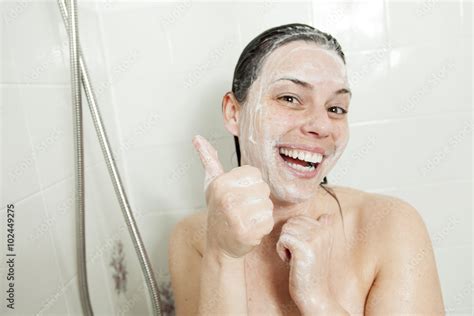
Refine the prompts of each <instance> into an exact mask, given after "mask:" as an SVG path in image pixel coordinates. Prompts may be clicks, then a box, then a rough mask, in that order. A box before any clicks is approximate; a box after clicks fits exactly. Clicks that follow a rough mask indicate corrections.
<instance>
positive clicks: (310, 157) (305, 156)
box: [280, 147, 323, 163]
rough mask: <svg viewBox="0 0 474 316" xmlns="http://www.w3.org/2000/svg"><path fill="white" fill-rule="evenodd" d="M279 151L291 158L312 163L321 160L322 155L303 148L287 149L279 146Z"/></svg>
mask: <svg viewBox="0 0 474 316" xmlns="http://www.w3.org/2000/svg"><path fill="white" fill-rule="evenodd" d="M280 153H282V154H284V155H286V156H288V157H292V158H293V159H299V160H303V161H307V162H312V163H320V162H321V160H323V155H321V154H318V153H311V152H308V151H303V150H295V149H287V148H283V147H280Z"/></svg>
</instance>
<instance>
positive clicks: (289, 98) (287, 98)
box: [278, 95, 298, 103]
mask: <svg viewBox="0 0 474 316" xmlns="http://www.w3.org/2000/svg"><path fill="white" fill-rule="evenodd" d="M278 100H283V101H285V102H289V103H295V102H294V101H296V102H298V99H297V98H296V97H294V96H292V95H284V96H281V97H279V98H278Z"/></svg>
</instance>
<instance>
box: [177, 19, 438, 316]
mask: <svg viewBox="0 0 474 316" xmlns="http://www.w3.org/2000/svg"><path fill="white" fill-rule="evenodd" d="M350 99H351V91H350V88H349V84H348V80H347V74H346V67H345V58H344V53H343V52H342V50H341V47H340V46H339V44H338V43H337V41H336V40H335V39H334V38H333V37H332V36H330V35H329V34H326V33H323V32H320V31H318V30H316V29H314V28H312V27H310V26H307V25H303V24H289V25H283V26H279V27H275V28H272V29H269V30H267V31H265V32H264V33H262V34H260V35H259V36H257V37H256V38H255V39H254V40H252V41H251V42H250V43H249V44H248V45H247V47H246V48H245V49H244V51H243V52H242V55H241V56H240V58H239V61H238V63H237V66H236V69H235V73H234V79H233V84H232V91H231V92H228V93H226V94H225V96H224V98H223V101H222V110H223V116H224V124H225V127H226V129H227V130H228V131H229V132H230V133H232V134H233V135H234V136H235V137H236V145H237V153H238V155H239V166H240V160H241V163H242V165H243V166H241V167H237V168H234V169H233V170H231V171H229V172H224V171H223V170H222V166H221V164H220V162H219V158H218V155H217V152H216V151H215V149H214V148H212V146H211V145H210V144H209V143H208V142H207V141H206V140H205V139H204V138H202V137H200V136H196V137H195V138H194V139H193V144H194V146H195V147H196V149H197V151H198V153H199V156H200V158H201V160H202V163H203V166H204V169H205V175H206V179H205V190H206V191H205V192H206V201H207V209H206V210H203V211H201V212H199V213H197V214H194V215H192V216H190V217H188V218H185V219H184V220H182V221H181V222H179V223H178V224H177V225H176V227H175V229H174V230H173V233H172V235H171V239H170V247H169V268H170V272H171V282H172V287H173V292H174V296H175V304H176V310H177V314H178V315H195V314H201V315H350V314H356V315H357V314H358V315H362V314H364V315H372V314H377V315H389V314H423V315H434V314H443V313H444V305H443V301H442V296H441V290H440V282H439V278H438V274H437V271H436V264H435V261H434V255H433V251H432V248H431V241H430V239H429V236H428V233H427V230H426V227H425V225H424V223H423V221H422V219H421V218H420V216H419V214H418V213H417V211H416V210H415V209H414V208H413V207H411V206H410V205H409V204H407V203H406V202H403V201H401V200H399V199H396V198H393V197H389V196H385V195H380V194H372V193H366V192H362V191H358V190H355V189H351V188H344V187H335V186H327V185H325V183H326V181H323V179H324V180H325V175H327V174H328V172H329V171H330V170H331V169H332V167H333V166H334V164H335V163H336V161H337V160H338V159H339V157H340V156H341V154H342V152H343V151H344V149H345V147H346V144H347V142H348V139H349V129H348V121H347V114H348V111H349V103H350ZM240 154H241V157H240Z"/></svg>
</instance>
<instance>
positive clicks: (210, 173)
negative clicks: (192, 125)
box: [193, 135, 224, 191]
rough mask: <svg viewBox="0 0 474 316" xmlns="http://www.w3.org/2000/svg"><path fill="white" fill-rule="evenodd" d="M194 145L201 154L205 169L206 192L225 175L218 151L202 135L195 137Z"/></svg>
mask: <svg viewBox="0 0 474 316" xmlns="http://www.w3.org/2000/svg"><path fill="white" fill-rule="evenodd" d="M193 145H194V147H195V148H196V150H197V152H198V153H199V158H200V159H201V162H202V166H203V167H204V173H205V175H204V191H205V190H207V187H208V185H209V183H211V181H212V180H214V178H216V177H218V176H220V175H221V174H223V173H224V169H223V168H222V165H221V162H220V161H219V157H218V155H217V151H216V150H215V149H214V147H212V145H211V144H210V143H209V142H208V141H207V139H205V138H204V137H202V136H200V135H196V136H194V137H193Z"/></svg>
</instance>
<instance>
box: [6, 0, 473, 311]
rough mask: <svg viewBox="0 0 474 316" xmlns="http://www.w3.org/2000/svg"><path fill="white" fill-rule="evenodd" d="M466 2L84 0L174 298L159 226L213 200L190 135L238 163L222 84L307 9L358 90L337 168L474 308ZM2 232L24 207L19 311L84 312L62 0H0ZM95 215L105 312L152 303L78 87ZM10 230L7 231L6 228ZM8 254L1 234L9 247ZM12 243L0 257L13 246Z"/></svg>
mask: <svg viewBox="0 0 474 316" xmlns="http://www.w3.org/2000/svg"><path fill="white" fill-rule="evenodd" d="M472 10H473V9H472V2H469V1H449V2H442V1H436V0H426V1H416V2H415V1H410V2H400V1H369V2H362V1H347V2H342V1H337V2H334V1H327V2H321V1H306V2H291V3H289V2H287V3H284V2H278V3H275V2H271V1H267V2H255V3H251V2H248V3H240V4H235V3H231V2H212V3H206V2H194V1H183V2H157V1H148V2H135V1H133V2H132V1H113V0H108V1H79V27H80V31H79V36H80V39H81V45H82V48H83V52H84V57H85V61H86V63H87V65H88V68H89V70H90V75H91V80H92V83H93V86H94V89H95V91H96V94H97V97H98V103H99V106H100V110H101V113H102V115H103V120H104V124H105V127H106V130H107V133H108V135H109V138H110V142H111V146H112V147H113V149H114V152H115V157H116V161H117V165H118V167H119V169H120V171H121V175H122V178H123V180H124V184H125V187H126V191H127V194H128V197H129V200H130V203H131V206H132V208H133V211H134V213H135V214H136V217H137V222H138V225H139V228H140V232H141V234H142V237H143V240H144V242H145V244H146V248H147V250H148V254H149V257H150V258H151V261H152V264H153V267H154V270H155V274H156V276H157V280H158V283H159V285H160V289H161V290H162V292H163V293H162V301H163V303H164V304H163V307H162V308H163V311H164V314H165V315H172V314H174V310H173V304H172V293H170V288H169V273H168V267H167V243H168V237H169V233H170V231H171V229H172V227H173V225H174V224H175V223H176V222H177V221H179V220H180V219H181V218H183V217H184V216H187V215H189V214H191V213H193V212H196V211H197V210H198V209H199V208H202V207H203V206H204V205H205V201H204V199H203V188H202V184H203V170H202V168H201V165H200V162H199V160H198V157H197V156H196V154H195V152H194V149H193V147H192V144H191V138H192V137H193V136H194V135H195V134H198V133H199V134H201V135H203V136H205V137H207V138H208V139H209V140H211V142H212V143H213V144H214V145H215V147H216V148H217V149H218V151H219V156H220V158H221V161H222V163H223V165H224V168H225V169H226V170H230V169H231V168H233V167H235V166H236V165H237V163H236V157H235V152H234V147H233V139H232V137H231V135H230V134H229V133H227V132H226V130H225V129H224V127H223V124H222V119H221V98H222V96H223V94H224V93H225V92H226V91H228V90H229V89H230V86H231V80H232V74H233V69H234V67H235V64H236V62H237V59H238V56H239V54H240V52H241V51H242V49H243V48H244V47H245V45H246V44H247V43H248V42H249V41H250V40H251V39H252V38H253V37H254V36H256V35H257V34H259V33H260V32H262V31H264V30H265V29H267V28H269V27H272V26H276V25H279V24H286V23H291V22H302V23H308V24H311V25H313V26H315V27H317V28H320V29H321V30H323V31H327V32H329V33H331V34H332V35H334V36H335V37H336V38H337V39H338V40H339V41H340V43H341V45H342V47H343V49H344V51H345V53H346V55H347V67H348V71H349V77H350V81H351V87H352V90H353V94H354V96H353V101H352V103H351V112H350V115H349V119H350V125H351V139H350V143H349V145H348V147H347V149H346V152H345V153H344V154H343V156H342V158H341V159H340V161H339V162H338V164H337V165H336V167H335V168H334V170H333V171H332V172H331V173H330V174H329V176H328V179H329V182H330V183H332V184H336V185H343V186H349V187H354V188H358V189H361V190H366V191H370V192H379V193H383V194H388V195H394V196H398V197H400V198H402V199H404V200H405V201H407V202H409V203H410V204H412V205H413V206H415V207H416V208H417V209H418V211H419V213H420V214H421V216H422V217H423V219H424V221H425V223H426V225H427V227H428V229H429V232H430V234H431V237H432V240H433V246H434V251H435V255H436V260H437V267H438V270H439V274H440V278H441V283H442V287H443V296H444V301H445V306H446V310H447V313H448V314H450V315H464V314H465V315H468V314H471V312H472V285H473V283H472V274H471V268H472V239H471V231H472V215H471V212H472V201H471V197H472V153H471V148H472V127H473V122H472V88H471V87H472ZM0 14H1V18H2V22H1V34H2V35H1V79H0V91H1V107H0V117H1V138H0V139H1V147H0V148H1V155H0V157H1V160H2V163H1V179H2V180H1V193H0V194H1V196H0V201H1V206H0V208H1V211H2V212H1V214H2V218H1V219H0V222H1V226H0V227H1V235H2V237H1V240H2V245H1V247H2V248H1V249H6V238H5V237H6V229H7V226H6V224H7V223H6V208H7V204H14V208H15V226H14V229H15V249H14V252H15V253H16V257H15V258H16V259H15V260H16V261H15V310H14V311H10V310H8V309H7V308H6V304H5V299H4V297H3V296H5V291H6V290H7V286H8V284H7V281H6V274H7V272H8V267H7V266H6V264H2V265H0V279H1V282H2V283H1V284H2V287H1V291H0V292H1V293H3V294H2V297H1V301H2V304H1V307H0V311H1V313H2V314H3V313H6V312H7V311H8V312H10V314H12V315H16V314H18V315H23V314H44V315H52V314H60V315H66V314H69V315H79V314H81V309H80V303H79V293H78V289H77V278H76V277H77V269H76V261H75V248H76V247H75V214H74V209H73V187H74V181H73V172H74V169H73V168H74V156H73V132H72V128H73V127H72V111H71V107H72V105H71V92H70V91H71V89H70V72H69V51H68V42H67V36H66V32H65V30H64V27H63V24H62V20H61V17H60V14H59V11H58V8H57V5H56V1H2V2H1V3H0ZM83 106H84V128H85V164H86V178H85V179H86V180H85V181H86V185H85V186H86V212H87V215H86V225H87V249H88V273H89V286H90V292H91V299H92V306H93V309H94V312H95V313H96V314H97V315H100V314H129V315H139V314H147V313H149V312H150V309H149V301H148V298H147V292H146V289H145V288H144V283H143V279H142V276H141V272H140V267H139V264H138V260H137V259H136V254H135V251H134V249H133V245H132V244H131V242H130V238H129V235H128V231H127V228H126V226H125V224H124V221H123V217H122V214H121V210H120V208H119V205H118V202H117V200H116V197H115V195H114V193H113V188H112V185H111V182H110V180H109V178H108V173H107V170H106V167H105V163H104V161H103V159H102V154H101V151H100V148H99V145H98V141H97V138H96V135H95V131H94V128H93V124H92V121H91V118H90V114H89V113H90V112H89V110H88V105H87V103H86V101H85V98H84V103H83ZM4 236H5V237H4ZM3 253H5V254H6V251H5V250H3ZM4 258H6V257H4Z"/></svg>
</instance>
